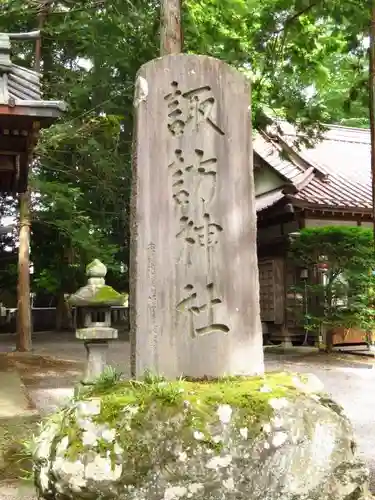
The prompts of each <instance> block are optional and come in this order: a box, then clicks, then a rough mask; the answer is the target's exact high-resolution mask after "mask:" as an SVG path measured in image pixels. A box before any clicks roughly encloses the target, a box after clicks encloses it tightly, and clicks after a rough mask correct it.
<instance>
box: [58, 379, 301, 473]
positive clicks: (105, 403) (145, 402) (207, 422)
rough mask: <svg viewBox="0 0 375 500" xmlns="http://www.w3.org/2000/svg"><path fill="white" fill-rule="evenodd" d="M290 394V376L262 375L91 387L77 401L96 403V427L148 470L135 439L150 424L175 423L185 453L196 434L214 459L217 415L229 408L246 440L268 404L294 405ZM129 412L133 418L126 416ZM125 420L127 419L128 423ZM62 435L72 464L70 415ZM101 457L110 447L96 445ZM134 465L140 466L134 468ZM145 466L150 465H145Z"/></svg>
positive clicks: (76, 434)
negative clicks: (107, 430)
mask: <svg viewBox="0 0 375 500" xmlns="http://www.w3.org/2000/svg"><path fill="white" fill-rule="evenodd" d="M298 394H299V392H298V391H297V390H296V388H295V386H294V384H293V381H292V375H290V374H286V373H275V374H272V373H271V374H268V375H266V376H264V377H251V378H245V377H228V378H223V379H219V380H212V381H209V380H207V381H188V380H179V381H173V382H167V381H165V380H163V379H161V378H155V377H151V376H147V377H146V378H145V379H144V380H143V381H135V380H130V381H123V382H120V383H116V384H114V385H113V386H112V387H107V388H105V387H104V388H103V387H102V386H100V385H98V386H93V387H92V388H89V389H87V390H86V391H85V392H83V393H81V396H80V398H81V399H83V400H90V399H92V398H99V399H100V401H101V411H100V414H99V415H96V416H95V417H93V422H94V423H95V424H96V425H104V424H105V425H108V426H109V427H111V428H116V431H117V433H118V435H119V436H120V440H119V442H120V444H121V447H122V448H123V449H124V451H125V453H126V454H127V455H128V456H132V457H133V459H134V460H135V461H136V462H138V463H139V462H140V463H142V464H143V466H140V467H139V468H137V470H144V468H145V467H146V468H147V467H148V466H147V465H146V463H147V461H148V460H147V456H148V454H149V453H148V445H147V446H145V445H144V443H143V441H142V440H141V439H139V436H141V435H143V434H145V433H147V432H151V431H152V426H153V425H154V423H153V422H156V421H158V420H159V421H160V419H161V421H174V420H175V421H176V422H177V421H179V422H180V423H179V424H178V425H179V438H180V439H181V441H182V442H183V443H184V444H185V446H186V447H187V448H191V447H194V445H195V444H196V443H195V442H194V441H195V440H194V438H193V437H192V435H193V434H192V430H194V431H195V432H198V433H200V434H201V436H202V437H201V438H200V442H203V443H205V445H206V446H208V447H211V448H212V449H213V451H214V452H216V453H220V451H221V446H222V444H221V443H220V442H216V441H215V440H214V439H213V432H212V429H213V428H215V426H218V425H220V422H219V418H218V415H217V409H218V407H219V406H220V405H229V406H230V407H231V408H232V409H233V422H232V425H235V426H236V427H238V428H246V429H247V432H248V435H249V437H251V438H255V437H256V436H257V435H258V434H260V433H261V432H262V424H263V423H264V422H266V421H267V422H268V421H269V420H270V418H271V417H272V414H273V408H272V406H271V405H270V404H269V401H270V399H274V398H276V399H278V398H287V399H289V400H290V399H294V398H295V397H296V396H297V395H298ZM132 409H136V412H134V413H132ZM129 415H131V417H130V418H128V417H129ZM64 427H65V428H66V430H62V431H63V432H62V434H63V435H64V433H65V432H67V433H68V435H69V436H70V439H69V441H70V443H71V446H72V447H70V448H69V458H70V459H74V457H75V456H77V455H78V454H79V453H80V452H82V451H83V448H84V447H83V445H82V444H81V439H80V437H81V436H80V434H82V433H81V431H79V429H78V428H77V426H76V422H75V420H74V415H73V414H70V415H69V416H67V419H65V425H64ZM100 448H101V449H100V451H101V452H106V451H109V452H110V453H111V454H112V453H113V449H112V448H113V445H112V444H109V443H105V442H101V446H100ZM139 465H140V464H139ZM148 465H151V464H148Z"/></svg>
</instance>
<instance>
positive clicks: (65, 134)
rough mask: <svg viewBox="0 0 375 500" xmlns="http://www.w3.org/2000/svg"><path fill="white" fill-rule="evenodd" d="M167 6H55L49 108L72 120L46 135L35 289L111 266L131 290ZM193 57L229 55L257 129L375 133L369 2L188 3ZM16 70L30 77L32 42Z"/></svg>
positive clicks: (47, 40)
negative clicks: (150, 76)
mask: <svg viewBox="0 0 375 500" xmlns="http://www.w3.org/2000/svg"><path fill="white" fill-rule="evenodd" d="M40 8H41V2H39V1H37V0H9V1H8V2H6V3H4V4H2V11H1V13H2V15H1V18H0V31H8V32H9V31H12V32H17V31H25V30H31V29H34V28H35V27H36V25H37V17H38V13H39V11H40ZM159 9H160V2H159V1H156V0H151V1H147V2H145V0H132V1H122V0H111V1H109V0H103V1H100V2H98V1H97V0H82V1H80V2H79V3H77V2H71V1H70V0H61V1H60V2H47V9H46V11H45V14H46V15H45V24H44V27H43V43H42V69H43V73H44V77H43V90H44V96H45V98H46V99H63V100H65V101H66V102H67V103H68V106H69V111H68V112H67V113H66V115H65V116H64V117H63V118H62V119H61V121H60V122H59V123H57V124H56V125H54V126H53V127H51V128H50V129H49V130H46V131H43V133H42V134H41V137H40V142H39V145H38V149H37V153H38V159H37V161H36V162H35V165H34V167H33V175H32V187H33V190H34V191H35V192H36V193H38V194H39V195H40V196H39V198H37V199H34V200H33V207H32V208H33V210H32V218H33V225H32V227H33V235H32V236H33V237H32V261H33V263H34V268H35V274H34V276H35V280H34V287H37V288H39V289H47V290H49V291H50V292H56V293H57V292H65V293H68V292H72V291H74V289H76V288H77V287H78V286H79V285H80V284H82V283H83V280H84V273H83V268H84V265H85V264H86V263H87V262H89V261H90V260H92V259H93V258H99V259H100V260H102V261H103V262H104V263H105V264H106V265H107V267H108V268H109V273H108V280H109V282H110V284H111V285H113V286H114V287H115V288H117V289H119V290H121V291H125V290H126V288H127V272H126V270H127V263H128V258H129V196H130V185H131V166H130V157H131V139H132V129H133V109H132V98H133V90H134V80H135V75H136V72H137V70H138V69H139V67H140V66H141V65H142V64H143V63H145V62H146V61H148V60H150V59H152V58H154V57H157V56H158V50H159V49H158V47H159V41H158V37H159ZM183 24H184V42H185V50H186V51H188V52H194V53H202V54H209V55H212V56H214V57H219V58H221V59H223V60H225V61H227V62H229V63H230V64H232V65H234V66H235V67H237V68H239V69H240V70H241V71H243V72H244V73H245V74H246V75H248V76H249V77H250V78H251V79H252V82H253V85H252V86H253V91H252V112H253V121H254V125H255V126H256V127H258V128H259V127H262V126H264V125H265V124H266V123H267V119H268V118H267V117H268V115H269V114H275V113H277V114H278V115H279V116H281V117H284V118H285V119H287V120H289V121H291V122H292V123H295V124H296V125H297V128H299V129H302V130H303V131H305V132H307V135H308V137H309V138H313V137H315V135H316V134H317V133H319V131H320V130H321V127H320V125H319V123H320V122H332V121H339V122H341V123H351V124H363V125H366V124H367V118H366V115H367V113H365V105H366V103H367V101H366V99H365V97H364V90H363V89H364V87H363V81H364V78H365V77H366V74H367V69H366V68H367V66H366V56H367V54H366V50H365V49H364V46H363V39H364V37H365V36H366V34H367V30H368V8H367V3H365V1H364V0H359V1H356V2H353V1H350V2H342V1H341V0H332V1H331V2H329V3H326V2H324V3H322V2H319V1H315V0H312V1H306V0H264V1H262V2H259V1H258V0H204V1H201V0H186V1H185V2H183ZM12 57H13V60H14V61H15V62H17V63H19V64H21V65H26V66H27V67H30V66H31V65H32V63H33V46H32V44H25V43H22V44H16V45H15V46H14V53H13V56H12Z"/></svg>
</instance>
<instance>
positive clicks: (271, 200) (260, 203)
mask: <svg viewBox="0 0 375 500" xmlns="http://www.w3.org/2000/svg"><path fill="white" fill-rule="evenodd" d="M284 196H285V194H284V193H283V191H282V189H276V190H275V191H271V192H269V193H264V194H261V195H260V196H257V197H256V198H255V209H256V211H257V212H260V211H261V210H264V209H265V208H268V207H271V206H272V205H274V204H275V203H276V202H277V201H279V200H281V199H282V198H284Z"/></svg>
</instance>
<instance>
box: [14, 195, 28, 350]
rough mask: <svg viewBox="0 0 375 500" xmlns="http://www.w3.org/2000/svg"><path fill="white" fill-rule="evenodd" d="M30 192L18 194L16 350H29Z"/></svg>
mask: <svg viewBox="0 0 375 500" xmlns="http://www.w3.org/2000/svg"><path fill="white" fill-rule="evenodd" d="M30 224H31V222H30V192H29V190H27V191H26V192H25V193H21V194H20V195H19V248H18V288H17V294H18V300H17V334H18V335H17V350H18V351H23V352H25V351H30V350H31V346H32V344H31V310H30Z"/></svg>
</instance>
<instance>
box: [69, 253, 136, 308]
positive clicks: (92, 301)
mask: <svg viewBox="0 0 375 500" xmlns="http://www.w3.org/2000/svg"><path fill="white" fill-rule="evenodd" d="M106 274H107V268H106V266H105V265H104V264H103V263H102V262H100V260H98V259H95V260H93V261H92V262H91V263H90V264H88V266H87V267H86V276H87V277H88V280H87V285H85V286H83V287H82V288H80V289H79V290H78V291H77V292H76V293H74V294H73V295H71V296H70V298H69V299H68V302H69V304H71V305H72V306H76V307H111V306H123V305H124V303H125V301H126V297H125V296H124V295H122V294H121V293H118V292H116V290H115V289H114V288H112V287H111V286H108V285H106V284H105V276H106Z"/></svg>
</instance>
